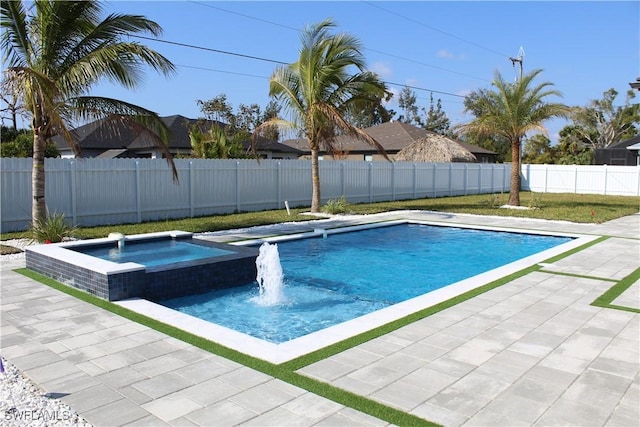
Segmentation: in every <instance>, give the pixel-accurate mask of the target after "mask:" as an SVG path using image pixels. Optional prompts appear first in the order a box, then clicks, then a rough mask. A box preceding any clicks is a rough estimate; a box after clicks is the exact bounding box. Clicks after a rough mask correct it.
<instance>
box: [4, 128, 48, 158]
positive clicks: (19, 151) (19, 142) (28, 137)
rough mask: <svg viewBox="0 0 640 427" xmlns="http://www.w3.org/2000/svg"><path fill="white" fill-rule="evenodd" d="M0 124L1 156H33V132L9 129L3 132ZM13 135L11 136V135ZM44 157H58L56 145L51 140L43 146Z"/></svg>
mask: <svg viewBox="0 0 640 427" xmlns="http://www.w3.org/2000/svg"><path fill="white" fill-rule="evenodd" d="M5 129H7V128H5V127H4V126H2V134H3V135H2V138H3V139H2V143H1V144H0V156H1V157H33V132H32V131H25V130H20V131H15V132H14V131H9V132H6V133H5ZM11 135H13V137H11ZM44 156H45V157H60V151H58V146H57V145H56V144H55V143H54V142H53V141H47V143H46V144H45V147H44Z"/></svg>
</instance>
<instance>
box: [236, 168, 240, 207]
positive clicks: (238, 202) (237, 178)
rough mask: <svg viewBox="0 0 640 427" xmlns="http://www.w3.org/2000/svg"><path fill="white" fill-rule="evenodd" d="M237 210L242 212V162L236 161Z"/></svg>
mask: <svg viewBox="0 0 640 427" xmlns="http://www.w3.org/2000/svg"><path fill="white" fill-rule="evenodd" d="M236 212H240V162H238V161H236Z"/></svg>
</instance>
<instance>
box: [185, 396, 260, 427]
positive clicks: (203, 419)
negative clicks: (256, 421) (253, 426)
mask: <svg viewBox="0 0 640 427" xmlns="http://www.w3.org/2000/svg"><path fill="white" fill-rule="evenodd" d="M257 415H258V414H256V413H255V412H251V411H249V410H248V409H246V408H244V407H242V406H240V405H238V404H237V403H234V402H231V401H228V400H225V401H222V402H218V403H216V404H213V405H210V406H207V407H206V408H202V409H199V410H197V411H194V412H191V413H189V414H188V415H186V416H185V417H186V418H187V419H188V420H190V421H193V422H195V423H196V424H198V425H201V426H208V425H219V426H232V425H239V424H244V423H245V422H247V421H249V420H250V419H252V418H255V417H256V416H257Z"/></svg>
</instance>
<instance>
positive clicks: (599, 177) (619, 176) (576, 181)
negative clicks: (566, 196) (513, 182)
mask: <svg viewBox="0 0 640 427" xmlns="http://www.w3.org/2000/svg"><path fill="white" fill-rule="evenodd" d="M520 173H521V174H522V185H521V187H522V189H523V190H526V191H536V192H540V193H578V194H602V195H618V196H640V167H637V166H607V165H596V166H575V165H522V168H521V172H520Z"/></svg>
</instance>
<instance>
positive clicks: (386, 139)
mask: <svg viewBox="0 0 640 427" xmlns="http://www.w3.org/2000/svg"><path fill="white" fill-rule="evenodd" d="M363 130H364V131H365V132H366V133H367V134H369V135H370V136H371V137H372V138H374V139H375V140H376V141H378V143H379V144H380V145H382V147H383V148H384V150H385V151H386V152H387V154H394V153H397V152H399V151H400V150H402V149H403V148H405V147H408V146H409V145H411V144H412V143H414V142H416V141H418V140H420V139H421V138H424V137H426V136H428V135H438V134H436V133H434V132H431V131H428V130H426V129H423V128H419V127H417V126H413V125H411V124H408V123H402V122H386V123H382V124H379V125H375V126H371V127H368V128H365V129H363ZM449 140H450V141H453V142H455V143H457V144H459V145H460V146H462V147H463V148H464V149H466V150H467V151H469V152H471V153H472V154H485V155H487V154H493V155H495V154H496V153H494V152H493V151H490V150H486V149H484V148H481V147H478V146H475V145H472V144H468V143H466V142H462V141H458V140H453V139H451V138H449ZM282 143H283V144H286V145H288V146H290V147H294V148H296V149H298V150H301V151H302V152H304V153H309V152H310V150H309V144H308V143H307V140H306V139H304V138H297V139H288V140H286V141H283V142H282ZM335 145H336V147H337V148H338V149H340V150H343V151H348V152H370V151H371V150H375V148H372V147H371V146H370V145H369V144H367V143H366V142H363V141H359V140H355V139H353V138H350V137H347V136H339V137H338V138H336V144H335Z"/></svg>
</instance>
